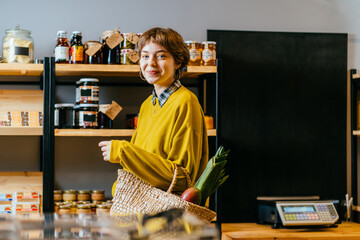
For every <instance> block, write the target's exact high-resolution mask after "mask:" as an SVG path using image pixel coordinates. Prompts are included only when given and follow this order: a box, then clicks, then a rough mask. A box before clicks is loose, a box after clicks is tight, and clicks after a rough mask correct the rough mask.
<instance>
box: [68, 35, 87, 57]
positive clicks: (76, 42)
mask: <svg viewBox="0 0 360 240" xmlns="http://www.w3.org/2000/svg"><path fill="white" fill-rule="evenodd" d="M81 39H82V35H81V32H79V31H74V32H73V33H72V37H71V40H70V63H83V61H84V45H83V44H82V42H81Z"/></svg>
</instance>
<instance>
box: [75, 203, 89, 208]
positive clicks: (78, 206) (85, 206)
mask: <svg viewBox="0 0 360 240" xmlns="http://www.w3.org/2000/svg"><path fill="white" fill-rule="evenodd" d="M77 208H79V209H90V208H91V204H79V205H77Z"/></svg>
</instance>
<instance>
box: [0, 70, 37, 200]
mask: <svg viewBox="0 0 360 240" xmlns="http://www.w3.org/2000/svg"><path fill="white" fill-rule="evenodd" d="M43 72H44V65H43V64H8V63H0V77H1V78H0V84H2V85H3V84H6V85H26V86H28V85H38V86H39V88H40V90H29V89H21V87H19V88H18V89H13V90H7V89H1V90H0V113H1V114H0V115H1V117H0V121H7V119H6V116H7V115H5V114H7V112H12V113H13V114H14V112H20V111H24V112H43V105H44V100H43V99H44V98H43V94H44V93H43V91H42V90H41V89H42V82H43ZM25 88H27V87H25ZM17 114H20V113H17ZM29 115H30V114H29ZM13 117H14V116H13ZM29 120H30V119H29ZM37 120H38V118H37ZM13 121H14V119H13ZM13 124H14V125H18V124H20V123H19V122H17V124H15V123H14V122H13ZM30 124H32V123H30ZM20 125H21V124H20ZM0 136H1V137H7V136H15V137H20V138H21V137H39V140H40V141H42V138H43V127H41V126H17V127H13V126H1V127H0ZM16 141H17V140H16ZM26 141H27V140H26ZM42 149H43V148H42V147H41V146H40V148H39V152H41V151H42ZM2 151H4V150H2ZM40 156H41V157H42V154H40ZM25 160H27V159H25ZM16 161H17V160H16ZM2 164H6V163H2ZM43 172H44V168H43V165H42V159H40V164H39V167H38V170H36V172H28V171H27V170H26V171H25V169H24V171H22V170H21V169H20V171H18V170H17V171H13V172H0V182H2V184H1V190H2V192H7V193H11V192H16V191H26V192H29V191H39V192H42V193H43V192H44V191H43ZM24 183H26V184H24ZM41 204H42V203H41ZM41 204H40V206H41Z"/></svg>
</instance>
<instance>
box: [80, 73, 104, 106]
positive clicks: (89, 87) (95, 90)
mask: <svg viewBox="0 0 360 240" xmlns="http://www.w3.org/2000/svg"><path fill="white" fill-rule="evenodd" d="M79 103H92V104H98V103H99V79H96V78H81V79H80V86H79Z"/></svg>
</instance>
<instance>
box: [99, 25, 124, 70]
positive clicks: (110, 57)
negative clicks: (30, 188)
mask: <svg viewBox="0 0 360 240" xmlns="http://www.w3.org/2000/svg"><path fill="white" fill-rule="evenodd" d="M117 34H120V32H119V31H116V30H107V31H105V32H103V34H102V43H103V50H102V52H103V63H104V64H120V60H121V56H120V49H121V42H122V41H121V39H120V42H119V44H116V45H113V46H109V44H108V43H107V41H106V40H107V39H108V38H110V37H111V36H113V35H117Z"/></svg>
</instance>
